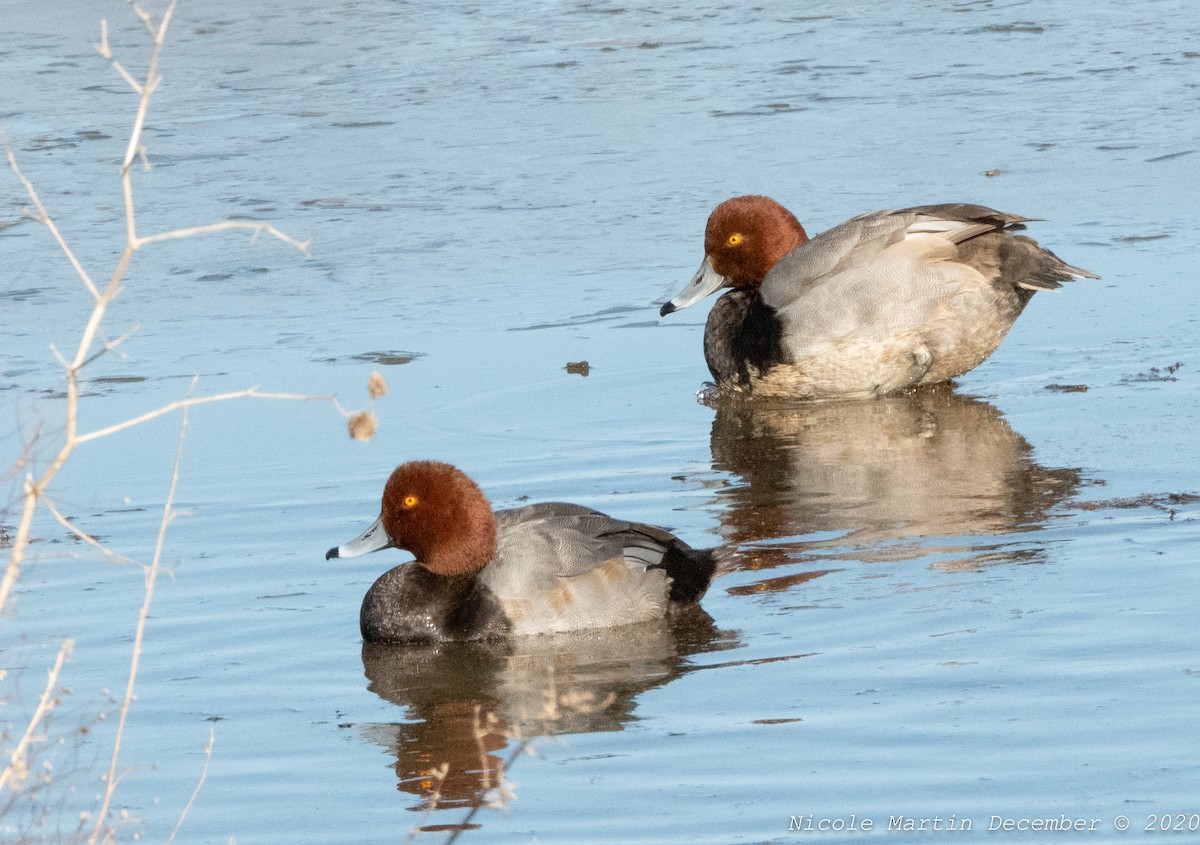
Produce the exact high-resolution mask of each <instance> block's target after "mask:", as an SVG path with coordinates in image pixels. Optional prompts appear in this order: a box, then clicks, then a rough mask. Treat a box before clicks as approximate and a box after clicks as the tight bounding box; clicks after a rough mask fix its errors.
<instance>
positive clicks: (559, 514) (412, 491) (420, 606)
mask: <svg viewBox="0 0 1200 845" xmlns="http://www.w3.org/2000/svg"><path fill="white" fill-rule="evenodd" d="M392 547H395V548H400V549H405V550H406V551H409V552H412V554H413V556H414V557H415V558H416V559H415V560H414V561H413V562H411V563H405V564H401V565H399V566H397V567H395V568H393V569H391V570H389V571H388V572H385V573H384V574H383V575H382V576H380V577H379V579H378V580H376V581H375V583H374V584H373V585H372V586H371V589H370V590H368V591H367V595H366V597H365V598H364V599H363V604H362V610H361V612H360V614H359V626H360V628H361V630H362V635H363V639H364V640H366V641H368V642H394V643H403V642H442V641H447V640H474V639H491V638H495V637H502V636H507V635H524V634H541V633H551V632H562V631H573V630H581V629H587V628H603V627H613V626H617V625H625V624H630V623H634V622H642V621H646V620H649V619H654V618H657V617H661V616H665V615H668V614H670V613H673V612H675V611H676V610H679V609H681V608H683V607H688V606H693V605H696V604H697V603H698V602H699V601H700V598H701V597H702V596H703V595H704V593H705V591H706V590H707V589H708V585H709V583H710V582H711V581H712V579H713V577H715V576H716V575H717V574H719V573H720V572H721V571H723V570H724V568H725V566H726V558H725V556H724V555H723V554H722V553H720V552H719V551H718V550H714V549H710V550H697V549H692V548H691V547H689V546H688V545H687V544H686V543H684V542H683V541H682V540H680V539H679V538H678V537H675V536H674V535H672V534H671V533H670V532H668V531H665V530H664V529H662V528H656V527H654V526H652V525H644V524H641V523H637V522H625V521H623V520H618V519H613V518H612V517H609V516H605V515H604V514H602V513H599V512H597V511H594V510H591V509H590V508H585V507H582V506H580V505H571V504H564V503H560V502H550V503H545V504H538V505H528V506H526V507H521V508H513V509H509V510H500V511H494V512H493V511H492V508H491V505H490V504H489V503H488V500H487V497H486V496H484V494H483V492H482V491H481V490H480V489H479V487H478V486H477V485H476V484H475V482H473V481H472V480H471V479H470V478H468V477H467V476H466V474H464V473H463V472H462V471H461V470H459V469H457V468H455V467H453V466H451V465H449V464H444V463H439V462H437V461H411V462H409V463H405V464H401V465H400V466H398V467H397V468H396V469H395V471H394V472H393V473H392V475H391V477H390V478H389V479H388V481H387V484H386V485H385V486H384V491H383V502H382V504H381V508H380V515H379V518H378V519H377V520H375V522H374V523H372V524H371V526H370V527H368V528H367V530H366V531H364V532H363V533H362V534H360V535H359V536H358V537H356V538H355V539H353V540H351V541H350V542H348V543H345V544H344V545H341V546H338V547H336V548H333V549H330V550H329V551H328V552H327V553H326V555H325V558H326V560H328V559H330V558H335V557H337V558H343V557H354V556H356V555H360V554H365V553H367V552H373V551H378V550H380V549H387V548H392Z"/></svg>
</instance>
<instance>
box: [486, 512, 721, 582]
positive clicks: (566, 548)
mask: <svg viewBox="0 0 1200 845" xmlns="http://www.w3.org/2000/svg"><path fill="white" fill-rule="evenodd" d="M496 524H497V541H496V558H495V560H494V561H493V563H492V564H489V566H488V567H487V569H485V573H487V574H488V576H489V582H493V581H494V582H495V583H489V586H491V587H492V589H494V590H497V591H503V592H506V593H510V594H513V593H516V592H522V591H526V590H530V589H534V588H536V589H549V588H550V587H551V586H553V585H554V583H555V582H556V581H557V579H560V578H567V579H571V578H579V577H583V576H588V575H591V574H593V573H596V572H597V570H600V569H601V568H603V567H606V566H611V565H612V564H613V562H615V561H619V562H620V563H621V564H622V565H623V566H624V567H625V568H626V569H628V570H629V571H630V572H631V573H633V574H635V575H640V574H641V573H643V572H645V571H647V570H661V571H663V572H664V573H665V574H666V575H667V576H668V577H669V578H670V579H671V591H670V598H671V600H672V601H696V600H698V599H699V598H700V596H702V595H703V594H704V590H705V589H707V587H708V583H709V581H711V580H712V578H713V577H714V575H715V574H716V573H717V572H718V570H719V569H720V567H721V562H720V560H721V559H719V558H718V557H717V556H715V555H713V554H712V553H711V552H710V551H697V550H695V549H692V548H691V547H690V546H688V545H687V544H686V543H684V542H683V541H682V540H680V539H679V538H678V537H676V536H675V535H673V534H671V533H670V532H669V531H666V530H664V529H662V528H658V527H656V526H653V525H645V524H642V523H637V522H627V521H625V520H621V519H614V518H613V517H610V516H608V515H606V514H603V513H600V512H599V511H594V510H592V509H591V508H585V507H583V506H582V505H573V504H566V503H562V502H547V503H543V504H537V505H529V506H526V507H522V508H514V509H512V510H505V511H497V512H496ZM493 570H494V571H493ZM701 582H702V584H701Z"/></svg>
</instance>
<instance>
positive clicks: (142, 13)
mask: <svg viewBox="0 0 1200 845" xmlns="http://www.w3.org/2000/svg"><path fill="white" fill-rule="evenodd" d="M128 2H129V8H130V10H132V11H133V13H134V14H135V15H137V16H138V20H140V21H141V22H142V26H144V27H146V32H147V33H149V35H150V37H151V38H153V37H154V21H152V20H151V19H150V13H149V12H147V11H146V10H145V9H143V8H142V7H141V6H139V5H138V4H137V3H135V2H133V0H128Z"/></svg>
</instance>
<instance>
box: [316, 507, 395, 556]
mask: <svg viewBox="0 0 1200 845" xmlns="http://www.w3.org/2000/svg"><path fill="white" fill-rule="evenodd" d="M394 545H395V544H394V543H393V542H392V538H391V537H389V536H388V533H387V530H386V529H385V528H384V527H383V517H380V518H379V519H377V520H375V521H374V522H372V523H371V526H370V527H369V528H368V529H367V530H366V531H364V532H363V533H361V534H359V535H358V536H357V537H355V538H354V539H353V540H351V541H350V542H349V543H342V545H340V546H336V547H334V548H332V549H330V550H329V551H327V552H325V560H329V559H330V558H335V557H358V556H359V555H365V554H367V552H377V551H379V550H380V549H390V548H392V547H393V546H394Z"/></svg>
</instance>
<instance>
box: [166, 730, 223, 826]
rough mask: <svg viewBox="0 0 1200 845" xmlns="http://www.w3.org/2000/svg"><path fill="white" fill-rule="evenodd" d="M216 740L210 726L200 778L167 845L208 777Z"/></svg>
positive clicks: (215, 735) (215, 734)
mask: <svg viewBox="0 0 1200 845" xmlns="http://www.w3.org/2000/svg"><path fill="white" fill-rule="evenodd" d="M216 741H217V732H216V731H215V730H213V729H212V728H209V729H208V745H206V746H205V747H204V768H203V769H201V771H200V780H198V781H197V782H196V788H195V789H193V790H192V797H191V798H189V799H188V802H187V806H185V807H184V808H183V812H182V813H180V814H179V821H177V822H175V829H174V830H172V831H171V835H170V836H168V837H167V845H171V843H172V842H174V841H175V834H177V833H179V828H181V827H183V820H184V819H186V818H187V814H188V812H189V811H190V810H191V809H192V804H194V803H196V796H197V795H199V794H200V787H202V786H204V780H205V778H207V777H208V764H209V763H211V762H212V752H213V743H215V742H216Z"/></svg>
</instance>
